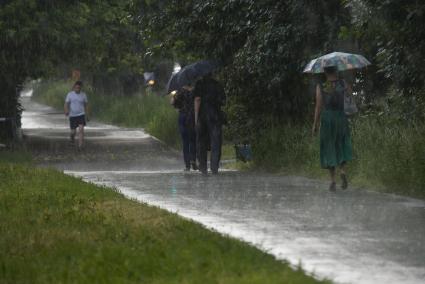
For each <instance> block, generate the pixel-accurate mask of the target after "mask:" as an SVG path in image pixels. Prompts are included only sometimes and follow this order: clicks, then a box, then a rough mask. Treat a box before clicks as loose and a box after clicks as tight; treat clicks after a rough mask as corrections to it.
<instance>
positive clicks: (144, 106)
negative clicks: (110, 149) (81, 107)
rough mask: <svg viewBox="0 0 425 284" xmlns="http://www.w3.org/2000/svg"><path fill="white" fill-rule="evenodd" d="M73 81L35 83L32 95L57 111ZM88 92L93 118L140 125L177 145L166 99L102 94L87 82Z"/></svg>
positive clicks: (173, 114) (174, 123)
mask: <svg viewBox="0 0 425 284" xmlns="http://www.w3.org/2000/svg"><path fill="white" fill-rule="evenodd" d="M71 86H72V82H70V81H55V82H41V83H38V84H35V85H34V86H33V87H34V94H33V95H34V97H35V98H36V99H37V100H40V101H41V102H44V103H46V104H48V105H51V106H53V107H55V108H57V109H59V110H61V109H63V105H64V102H65V96H66V94H67V93H68V92H69V91H70V89H71ZM84 92H86V93H87V96H88V98H89V104H90V113H91V116H93V117H94V118H96V119H99V120H101V121H103V122H106V123H112V124H114V125H120V126H125V127H143V128H145V129H146V130H147V131H148V132H149V134H151V135H153V136H155V137H157V138H158V139H160V140H162V141H164V142H166V143H167V144H169V145H171V146H174V147H178V146H179V145H180V143H181V142H180V134H179V132H178V126H177V115H178V114H177V111H176V110H175V109H174V108H173V107H172V106H171V105H170V103H169V98H168V97H164V96H158V95H156V94H154V93H151V94H149V95H137V96H124V97H123V96H102V95H99V94H98V93H96V92H95V91H93V88H92V87H91V86H90V85H88V86H86V87H85V89H84Z"/></svg>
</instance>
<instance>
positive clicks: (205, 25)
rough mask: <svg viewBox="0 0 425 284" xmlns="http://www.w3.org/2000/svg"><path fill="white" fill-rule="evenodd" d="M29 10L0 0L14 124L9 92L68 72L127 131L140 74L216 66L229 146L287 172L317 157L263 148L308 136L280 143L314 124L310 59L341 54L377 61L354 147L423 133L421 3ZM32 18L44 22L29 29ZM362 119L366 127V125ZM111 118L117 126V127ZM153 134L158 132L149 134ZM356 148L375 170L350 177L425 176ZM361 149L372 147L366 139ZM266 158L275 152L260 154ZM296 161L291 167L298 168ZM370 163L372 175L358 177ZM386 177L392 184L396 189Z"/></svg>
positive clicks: (91, 5)
mask: <svg viewBox="0 0 425 284" xmlns="http://www.w3.org/2000/svg"><path fill="white" fill-rule="evenodd" d="M31 3H32V4H31V5H26V1H3V2H2V4H1V5H2V9H1V10H0V11H1V12H0V16H1V21H2V22H4V23H5V24H4V25H1V26H0V33H1V35H2V39H4V40H2V49H1V54H2V56H1V57H0V58H1V59H0V60H2V61H1V63H2V64H0V66H1V67H0V68H1V70H3V72H1V74H2V75H1V76H0V84H1V86H2V89H3V90H4V91H5V94H6V96H2V97H1V98H0V102H1V104H0V116H2V115H7V116H15V115H18V114H19V105H18V103H17V99H16V96H17V92H16V87H19V86H20V85H21V84H22V82H23V81H24V80H25V78H27V77H55V78H58V77H59V78H64V77H69V73H70V71H71V69H74V68H75V69H79V70H81V74H82V75H83V79H84V80H85V81H88V82H90V83H91V85H92V86H93V87H94V90H95V91H96V94H98V95H99V104H100V103H105V104H106V105H108V104H109V102H112V103H113V106H111V107H112V108H113V109H114V111H120V112H122V111H123V110H126V109H129V110H130V109H131V110H132V112H134V113H132V114H131V115H130V117H128V118H125V121H126V123H129V124H130V125H134V124H135V123H136V122H135V121H136V120H137V121H142V120H143V117H139V116H138V115H140V112H138V111H137V110H138V108H137V106H138V103H139V99H138V98H129V99H128V102H129V104H128V105H130V106H120V105H121V104H120V103H121V102H122V101H126V100H127V98H125V99H123V97H125V96H130V95H132V94H134V93H137V92H135V90H136V89H137V86H139V85H140V80H141V79H140V77H141V74H142V73H143V71H146V70H148V69H149V70H153V69H155V66H158V65H160V64H159V62H164V61H166V62H168V63H167V64H168V65H170V64H169V63H170V62H171V63H172V62H179V63H181V64H182V65H185V64H187V63H191V62H193V61H195V60H198V59H207V58H210V59H217V60H219V61H220V62H221V63H222V69H221V70H220V74H219V76H220V80H221V82H223V84H224V85H225V87H226V93H227V95H228V98H229V99H228V102H229V103H228V105H227V111H228V117H229V122H230V123H229V125H228V129H227V131H226V137H227V140H229V141H232V142H235V143H239V142H246V141H247V142H249V143H251V144H253V147H254V158H255V159H256V161H255V162H256V164H257V165H259V166H263V167H264V166H265V167H271V166H272V165H274V167H273V169H279V168H286V167H288V166H287V163H288V162H289V161H290V157H291V156H292V154H293V153H310V154H311V156H310V157H316V156H317V154H313V153H312V152H309V151H310V150H311V151H313V149H314V148H312V147H311V146H310V145H311V144H309V143H307V142H306V143H301V145H305V147H306V148H303V149H301V148H300V147H301V146H300V145H298V144H297V145H295V144H293V143H292V141H291V140H289V141H283V140H282V139H284V138H280V139H278V141H280V143H281V148H279V146H277V145H276V147H270V146H269V145H268V143H269V142H270V141H271V142H272V143H274V141H275V139H276V138H275V135H278V136H279V135H280V134H278V133H277V131H280V132H282V133H285V134H286V135H285V136H283V134H282V137H292V136H294V137H299V136H300V135H301V136H302V135H307V134H306V133H307V132H306V131H304V132H303V131H302V132H296V133H293V134H292V133H288V131H289V130H293V131H294V129H295V130H298V129H304V128H308V126H305V125H306V123H307V122H306V121H308V120H309V118H311V117H312V115H313V114H312V108H311V105H312V103H313V100H314V99H313V98H314V96H313V95H312V93H313V90H314V82H315V80H318V79H319V78H308V77H306V76H304V75H302V72H301V71H302V68H303V66H304V65H305V64H306V63H307V62H308V61H309V60H310V59H312V58H314V57H316V56H318V55H321V54H324V53H328V52H331V51H335V50H337V51H345V52H353V53H360V54H363V55H365V57H366V58H368V59H369V60H370V61H371V62H372V63H373V64H372V66H371V67H370V68H368V69H367V70H365V72H362V73H358V74H355V75H356V76H350V79H349V80H350V81H351V82H353V83H355V84H354V89H355V90H356V92H357V99H358V103H359V107H360V118H359V119H358V121H361V123H360V122H358V121H356V122H355V123H354V126H355V127H354V129H355V131H358V133H362V137H366V136H367V135H368V134H367V133H366V131H372V133H369V135H370V136H374V135H376V133H380V134H382V135H383V136H382V137H380V138H379V140H381V141H393V143H396V144H397V143H398V142H397V141H395V140H392V139H393V137H387V136H386V135H392V132H394V133H399V134H400V135H401V136H402V137H410V138H409V139H413V140H409V141H404V142H405V143H404V144H403V145H413V144H412V143H417V140H416V139H415V136H414V135H413V134H410V133H417V132H418V131H416V130H415V129H419V130H420V129H422V128H423V127H424V123H425V115H424V113H425V112H424V111H423V109H424V107H425V99H424V98H425V96H424V94H425V85H424V82H425V80H424V76H425V75H424V74H425V70H424V68H425V67H424V66H425V65H424V64H423V54H425V49H424V48H425V36H424V31H425V26H424V25H425V24H424V23H425V20H424V17H425V4H424V3H423V2H421V1H415V0H407V1H400V0H388V1H373V0H330V1H311V0H301V1H300V0H287V1H277V0H261V1H254V0H249V1H246V0H235V1H217V0H209V1H201V0H186V1H178V0H172V1H159V0H158V1H145V0H136V1H117V0H111V1H106V2H105V1H104V2H93V1H77V4H76V5H74V4H72V3H70V2H69V1H68V2H67V1H54V3H53V1H32V2H31ZM34 14H35V15H38V16H37V17H35V18H37V19H41V20H38V21H35V20H31V19H33V18H34V17H31V15H34ZM52 15H56V16H55V17H53V16H52ZM116 39H120V40H116ZM68 54H71V55H72V56H67V55H68ZM167 64H165V65H167ZM168 65H167V66H166V67H164V68H162V69H161V70H162V71H161V72H158V74H161V78H160V79H161V80H159V81H162V83H163V82H164V80H165V81H166V78H165V79H164V76H165V77H167V76H166V72H165V71H164V70H168V71H170V66H168ZM10 71H13V72H10ZM162 85H163V84H162ZM160 86H161V84H160ZM18 89H19V88H18ZM159 91H160V92H163V90H159ZM101 96H102V97H101ZM103 96H104V97H103ZM155 99H156V98H155ZM133 100H134V101H133ZM146 104H147V105H149V102H146ZM124 105H125V103H124ZM139 108H140V106H139ZM146 112H147V111H146ZM126 113H130V112H129V111H128V112H126ZM159 113H163V111H159ZM164 113H165V110H164ZM133 115H135V116H137V117H132V116H133ZM160 116H162V118H160ZM160 116H158V117H156V118H155V119H154V120H153V121H154V122H149V123H152V124H153V125H151V126H149V125H147V126H146V125H144V126H145V127H147V128H150V132H151V133H152V134H153V135H156V136H158V137H167V135H168V134H167V133H171V132H169V131H171V130H169V129H168V128H167V126H166V125H165V124H164V123H166V121H167V120H165V119H163V117H164V116H165V117H167V118H168V119H170V121H172V119H171V118H170V117H168V116H167V115H160ZM367 119H370V121H369V122H366V121H367ZM116 120H118V121H116V122H115V123H122V122H121V121H120V120H119V119H116ZM308 123H310V122H308ZM357 124H359V125H357ZM159 125H161V126H160V127H157V126H159ZM288 125H290V127H289V128H288V129H286V126H288ZM283 128H285V129H283ZM154 129H158V130H161V131H164V133H159V134H157V133H155V130H154ZM173 129H175V128H174V127H173ZM404 131H406V132H404ZM419 132H420V131H419ZM417 134H418V133H417ZM1 135H2V133H1V128H0V136H1ZM173 135H174V134H173ZM355 135H357V134H355ZM418 135H419V137H422V136H420V135H422V134H420V133H419V134H418ZM163 139H164V140H168V139H169V138H163ZM170 139H171V138H170ZM306 139H309V138H306ZM354 139H355V141H354V146H355V147H356V148H359V149H358V150H356V151H357V157H358V159H361V160H362V161H368V160H371V161H369V162H365V163H360V162H359V163H358V162H354V164H353V167H354V168H356V167H360V166H362V167H363V166H364V167H365V168H364V169H362V170H361V171H362V172H364V173H366V172H373V169H375V168H382V167H384V168H385V169H386V170H385V171H384V172H386V173H387V174H386V176H383V175H380V174H378V173H376V174H374V175H373V176H374V177H376V180H377V181H378V183H382V184H385V185H387V184H389V182H388V181H389V180H392V181H395V182H396V184H393V185H392V186H391V187H392V188H395V187H397V188H406V184H411V183H412V182H413V183H415V182H416V181H421V180H422V179H421V177H420V176H416V175H412V174H410V173H417V172H418V170H419V169H422V164H421V163H422V160H421V159H422V158H413V157H412V156H408V155H407V154H406V153H410V152H409V151H408V150H403V151H402V153H404V154H403V156H400V157H399V160H400V159H401V160H409V162H408V166H407V165H405V164H403V165H404V166H405V167H407V169H406V171H409V170H410V172H409V173H408V174H407V173H406V174H404V172H403V173H402V171H401V170H400V169H399V168H400V167H398V161H399V160H397V161H395V160H394V159H390V158H389V157H392V155H393V152H392V151H390V148H391V146H390V145H389V146H388V147H387V149H388V152H386V154H385V155H384V157H388V160H387V161H385V160H381V159H378V158H377V157H376V156H374V155H372V156H367V155H366V154H367V153H368V152H367V151H366V149H367V148H373V145H364V146H361V145H363V144H360V143H363V142H359V139H358V137H356V136H355V137H354ZM403 139H407V138H403ZM177 140H178V139H177ZM306 141H309V140H306ZM361 141H371V142H372V143H373V141H372V140H370V139H366V138H365V139H363V140H361ZM356 144H359V145H356ZM420 144H421V143H420ZM287 145H288V146H287ZM289 145H293V147H294V148H289ZM397 145H398V144H397ZM415 145H416V144H415ZM362 147H364V149H365V151H363V150H361V149H362ZM406 147H407V146H406ZM421 147H422V146H414V148H415V149H418V150H417V151H418V156H419V157H423V154H422V151H423V150H421ZM271 149H273V151H275V152H274V153H269V152H267V151H269V150H271ZM276 153H281V155H277V154H276ZM406 155H407V156H406ZM409 155H410V154H409ZM264 157H270V159H269V160H266V159H264ZM303 160H304V161H305V160H306V159H303ZM378 160H379V163H378ZM292 162H293V164H294V165H296V164H298V163H299V161H298V160H294V161H292ZM356 163H358V164H357V165H358V166H355V164H356ZM378 164H380V166H378ZM369 165H375V166H373V167H372V168H370V167H366V166H369ZM404 166H403V167H401V168H404ZM308 167H309V164H305V165H304V166H302V167H301V168H308ZM392 170H394V171H395V172H394V175H392V174H391V171H392ZM362 176H365V175H364V174H362ZM394 176H399V178H397V179H393V178H392V177H394ZM402 177H405V178H404V179H403V178H402ZM415 188H416V189H414V191H415V192H416V191H417V190H419V186H417V185H415ZM409 190H410V189H409ZM412 190H413V189H412Z"/></svg>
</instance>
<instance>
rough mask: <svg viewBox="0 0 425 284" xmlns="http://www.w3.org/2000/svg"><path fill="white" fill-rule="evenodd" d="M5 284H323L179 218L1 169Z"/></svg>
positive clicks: (45, 173)
mask: <svg viewBox="0 0 425 284" xmlns="http://www.w3.org/2000/svg"><path fill="white" fill-rule="evenodd" d="M0 180H1V181H2V182H1V183H0V205H1V206H0V223H1V224H2V225H1V226H0V250H1V252H2V253H1V254H0V263H1V269H0V282H2V283H23V282H29V281H30V282H31V283H63V282H73V283H89V282H90V283H93V282H103V283H202V282H207V283H319V282H318V281H316V280H314V279H312V278H310V277H307V276H305V274H304V273H303V271H301V269H299V270H297V271H294V270H292V269H290V268H289V267H288V265H287V264H286V263H283V262H280V261H277V260H275V259H274V257H272V256H270V255H267V254H265V253H263V252H260V251H259V250H257V249H255V248H253V247H251V246H249V245H247V244H244V243H242V242H240V241H237V240H234V239H230V238H225V237H223V236H221V235H219V234H218V233H214V232H211V231H209V230H206V229H205V228H203V227H202V226H200V225H198V224H195V223H193V222H189V221H187V220H184V219H182V218H180V217H178V216H177V215H175V214H170V213H167V212H166V211H164V210H160V209H157V208H153V207H150V206H147V205H143V204H140V203H138V202H135V201H131V200H128V199H126V198H124V197H123V196H122V195H120V194H118V193H117V192H114V191H113V190H111V189H108V188H99V187H96V186H94V185H91V184H87V183H84V182H82V181H80V180H78V179H76V178H72V177H69V176H65V175H63V174H61V173H59V172H57V171H54V170H45V169H35V168H30V167H26V166H22V165H11V164H1V163H0Z"/></svg>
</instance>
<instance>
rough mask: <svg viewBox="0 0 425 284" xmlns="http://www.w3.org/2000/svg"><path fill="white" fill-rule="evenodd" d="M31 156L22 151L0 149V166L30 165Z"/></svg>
mask: <svg viewBox="0 0 425 284" xmlns="http://www.w3.org/2000/svg"><path fill="white" fill-rule="evenodd" d="M31 162H32V157H31V154H30V153H28V152H27V151H25V150H23V149H17V150H13V151H12V150H6V149H3V150H2V149H0V165H1V164H6V163H7V164H31Z"/></svg>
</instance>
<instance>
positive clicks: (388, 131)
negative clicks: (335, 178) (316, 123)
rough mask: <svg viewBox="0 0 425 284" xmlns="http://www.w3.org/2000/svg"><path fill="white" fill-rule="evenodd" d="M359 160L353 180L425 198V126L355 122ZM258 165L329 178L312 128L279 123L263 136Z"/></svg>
mask: <svg viewBox="0 0 425 284" xmlns="http://www.w3.org/2000/svg"><path fill="white" fill-rule="evenodd" d="M351 130H352V141H353V155H354V160H353V161H352V162H350V163H348V173H349V178H350V182H351V183H354V185H356V186H364V187H368V188H373V189H375V190H380V191H386V192H393V193H399V194H403V195H408V196H413V197H418V198H425V186H424V185H425V175H423V173H425V127H424V125H422V124H414V123H410V124H407V123H398V124H395V123H388V122H387V121H385V120H383V119H379V118H378V117H358V118H355V119H353V120H352V121H351ZM260 137H262V139H260V140H258V141H257V142H256V143H255V145H254V146H253V147H254V149H253V150H254V154H255V155H256V160H255V164H254V165H253V167H254V168H255V167H261V168H268V169H269V170H273V171H280V172H284V173H290V174H298V175H299V174H302V175H306V176H310V177H314V178H322V179H328V172H327V171H326V170H323V169H321V168H320V157H319V138H318V137H316V138H312V136H311V126H310V125H278V126H274V127H271V129H269V130H268V131H267V132H266V133H263V134H262V135H260Z"/></svg>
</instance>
